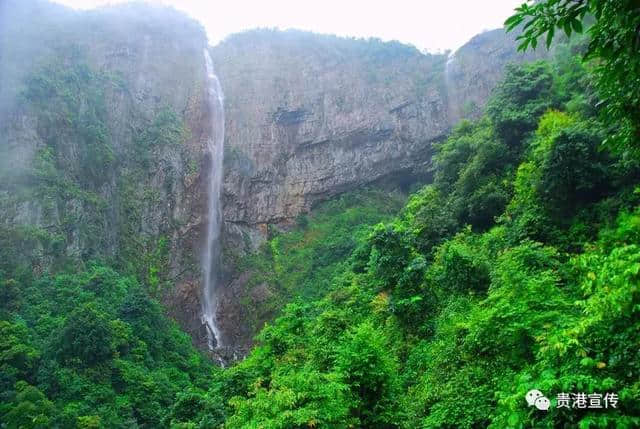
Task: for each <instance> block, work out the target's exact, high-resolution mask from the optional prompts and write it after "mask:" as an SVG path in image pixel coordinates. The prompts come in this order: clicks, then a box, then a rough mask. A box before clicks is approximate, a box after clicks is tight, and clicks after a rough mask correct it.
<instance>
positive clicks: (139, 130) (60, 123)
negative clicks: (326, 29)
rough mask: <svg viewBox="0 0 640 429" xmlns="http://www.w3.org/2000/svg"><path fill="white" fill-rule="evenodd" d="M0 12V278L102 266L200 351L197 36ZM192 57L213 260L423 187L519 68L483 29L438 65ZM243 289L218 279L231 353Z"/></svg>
mask: <svg viewBox="0 0 640 429" xmlns="http://www.w3.org/2000/svg"><path fill="white" fill-rule="evenodd" d="M0 8H1V9H0V55H1V56H0V77H1V79H0V82H1V85H2V86H0V176H1V177H0V179H1V180H0V238H1V239H2V248H3V251H2V254H1V255H0V259H2V261H3V262H1V264H2V266H0V269H2V268H3V267H4V266H9V265H11V266H15V265H19V264H24V265H25V266H26V267H28V269H30V270H31V271H33V272H36V273H40V272H45V271H49V270H61V269H70V268H72V267H73V266H77V265H79V264H80V265H81V264H89V263H91V262H90V261H92V260H95V259H101V260H106V261H108V262H110V263H112V264H113V265H114V266H116V267H117V268H119V269H121V270H123V271H126V272H131V273H132V274H134V275H136V276H137V277H138V278H139V279H140V280H141V281H142V282H144V283H145V284H146V285H147V286H148V288H149V290H150V292H151V293H152V294H154V295H156V296H158V297H160V298H161V299H162V300H163V301H164V303H165V304H166V306H167V308H168V311H169V312H170V313H171V315H172V316H173V317H174V318H175V319H176V320H178V321H179V322H180V323H181V325H182V326H183V327H184V328H185V330H187V331H188V332H189V333H190V334H191V335H192V336H193V338H194V341H195V342H196V343H198V344H200V345H203V344H204V341H205V339H204V331H203V330H202V325H201V323H200V290H201V286H200V283H201V269H200V260H199V255H200V251H201V248H202V245H203V237H204V232H205V225H206V215H207V214H206V207H207V204H206V203H207V183H208V182H207V178H208V175H209V173H210V172H209V171H208V166H209V165H210V163H209V160H208V159H207V153H206V140H207V138H209V136H208V133H209V132H210V130H211V127H210V124H209V120H210V119H209V114H208V113H209V112H208V111H209V107H208V106H207V98H206V88H205V64H204V58H203V49H205V47H206V36H205V34H204V31H203V29H202V28H201V27H200V25H199V24H197V23H196V22H194V21H192V20H190V19H188V18H186V17H184V16H183V15H181V14H179V13H177V12H175V11H173V10H170V9H167V8H163V7H152V6H143V5H131V6H119V7H110V8H103V9H99V10H96V11H91V12H75V11H71V10H69V9H66V8H63V7H59V6H55V5H52V4H49V3H47V2H44V1H39V0H28V1H18V0H6V1H4V2H2V3H0ZM210 52H211V56H212V58H213V62H214V64H215V67H216V70H217V74H218V75H219V77H220V80H221V82H222V86H223V89H224V92H225V95H226V140H225V167H224V173H225V180H224V195H223V204H224V223H225V227H224V234H223V235H224V252H225V254H226V255H227V256H229V255H234V254H239V253H243V252H248V251H251V250H252V249H255V248H256V246H257V245H258V244H259V243H260V242H261V241H263V240H264V239H265V237H266V236H267V234H268V229H269V226H277V227H282V228H286V227H287V226H288V225H290V224H292V222H293V221H294V220H295V219H296V217H297V216H298V215H299V214H300V213H304V212H307V211H309V210H310V209H312V207H313V206H314V204H316V203H318V202H319V201H322V200H325V199H328V198H331V197H332V196H335V195H337V194H340V193H342V192H345V191H348V190H352V189H355V188H358V187H360V186H362V185H368V184H380V185H385V184H388V183H393V184H396V185H404V184H408V183H412V182H415V181H426V180H428V179H429V165H430V159H431V153H432V150H431V147H432V144H433V142H436V141H438V140H441V139H443V138H444V137H445V136H446V134H447V132H448V130H449V129H450V128H451V126H452V125H453V124H454V123H455V122H456V121H457V120H458V119H460V118H461V117H463V116H465V115H474V114H476V113H477V112H478V111H479V110H480V109H481V107H482V105H483V104H484V102H485V101H486V99H487V97H488V94H489V92H490V90H491V88H492V87H493V86H494V85H495V83H496V82H497V81H498V80H499V78H500V77H501V74H502V68H503V66H504V64H506V63H507V62H509V61H522V60H525V59H530V58H531V57H526V58H525V57H522V56H520V55H518V54H516V53H515V48H514V43H513V40H512V37H508V36H505V35H504V34H503V33H502V31H499V30H498V31H495V32H488V33H484V34H483V35H480V36H478V37H476V38H474V39H473V40H472V41H471V42H470V43H469V44H467V45H466V46H465V47H463V48H462V49H460V50H459V51H458V52H457V53H456V54H455V56H453V57H452V58H449V57H447V56H446V55H429V54H424V53H421V52H419V51H418V50H416V49H415V48H413V47H410V46H406V45H403V44H400V43H397V42H391V43H383V42H381V41H379V40H355V39H345V38H338V37H333V36H321V35H315V34H311V33H305V32H299V31H286V32H280V31H271V30H259V31H250V32H246V33H242V34H238V35H234V36H231V37H229V38H228V39H227V40H225V41H223V42H222V43H220V44H218V45H217V46H215V47H213V48H210ZM228 260H229V259H228ZM245 278H246V276H244V275H243V273H241V272H236V270H235V268H234V267H233V266H232V265H228V266H227V267H226V275H225V284H224V285H222V290H223V293H222V296H221V298H220V299H221V308H220V311H219V314H218V319H219V324H220V326H221V327H222V329H223V331H224V332H223V334H224V335H225V336H226V337H228V338H226V339H225V342H226V343H228V344H231V348H232V351H233V350H243V349H246V347H247V346H248V345H249V344H250V339H251V336H252V334H253V332H252V330H251V329H250V328H249V327H248V326H246V323H244V320H245V315H244V314H243V311H245V309H244V307H243V306H242V305H240V302H241V301H242V300H244V299H247V296H246V291H245V290H244V281H245V280H244V279H245Z"/></svg>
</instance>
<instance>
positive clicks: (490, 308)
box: [219, 49, 640, 428]
mask: <svg viewBox="0 0 640 429" xmlns="http://www.w3.org/2000/svg"><path fill="white" fill-rule="evenodd" d="M559 51H560V52H562V53H564V52H566V51H563V50H562V49H560V50H559ZM567 76H571V78H570V79H569V78H567ZM591 88H592V85H591V80H590V77H589V75H588V74H587V72H586V71H585V70H584V68H583V66H582V65H581V63H580V62H579V61H574V60H569V59H567V58H566V57H562V58H560V59H558V60H557V61H552V62H550V63H542V62H539V63H534V64H530V65H525V66H512V67H510V68H509V69H508V70H507V74H506V77H505V79H504V81H503V83H502V84H500V85H499V86H498V87H497V88H496V90H495V92H494V95H493V97H492V100H491V102H490V103H489V106H488V109H487V114H486V116H485V117H483V118H480V119H479V120H477V121H475V122H463V123H461V124H460V125H459V126H458V127H457V128H456V129H455V130H454V132H453V133H452V135H451V137H450V138H449V139H448V140H447V141H446V142H444V143H442V144H440V145H439V146H438V147H437V150H436V156H435V171H434V173H435V180H434V183H433V184H430V185H427V186H426V187H424V188H423V189H421V190H420V191H418V192H416V193H415V194H413V195H412V196H411V197H410V199H409V201H408V203H407V205H406V206H405V208H404V209H403V211H402V212H401V214H400V215H399V216H398V217H397V218H395V219H394V220H392V221H390V222H385V223H380V224H378V225H376V226H374V227H372V228H370V230H369V233H368V234H367V235H366V236H365V237H361V238H359V239H358V240H357V241H358V242H357V245H356V248H355V250H354V251H353V252H352V253H351V254H350V256H348V258H347V259H346V263H345V264H346V265H343V266H342V269H340V270H335V271H333V273H324V274H325V275H330V274H332V276H331V278H330V280H329V281H328V280H327V279H326V277H324V276H323V278H322V279H319V278H313V274H310V275H309V277H306V276H305V279H300V280H299V282H300V284H301V285H302V284H306V286H304V288H305V289H308V288H309V284H307V280H306V279H307V278H312V279H313V280H312V281H311V282H312V283H314V284H316V285H317V288H318V289H319V290H321V291H323V292H324V296H322V297H320V298H316V299H304V300H297V301H295V302H293V303H291V304H289V305H288V306H287V307H286V308H285V309H284V310H283V311H282V313H281V316H280V317H279V318H277V319H276V320H275V321H274V322H273V323H272V324H269V325H267V326H266V327H265V328H264V329H263V330H262V332H261V333H260V335H259V336H258V338H257V340H258V344H257V346H256V347H255V348H254V350H253V351H252V353H251V354H250V356H249V357H248V358H247V359H246V360H244V361H243V362H241V363H239V364H237V365H236V366H234V367H233V368H231V369H229V370H227V371H225V372H224V373H223V374H222V376H221V380H220V381H219V382H220V383H221V388H220V393H221V394H222V395H223V398H224V399H223V401H224V403H225V404H226V411H227V413H228V415H229V416H230V417H229V418H228V420H227V423H226V424H227V427H256V428H257V427H264V428H293V427H381V428H382V427H385V428H388V427H407V428H415V427H443V428H444V427H456V428H465V427H467V428H471V427H495V428H504V427H531V426H535V427H574V426H580V427H636V426H637V425H639V424H640V408H639V406H638V404H639V403H640V385H639V384H638V380H639V379H640V378H639V375H640V367H639V366H638V362H640V359H639V358H640V356H639V355H638V347H637V344H638V340H639V339H640V336H639V334H640V325H639V324H638V320H639V318H638V316H639V314H638V312H639V309H640V305H639V301H638V299H639V296H638V286H639V285H640V247H638V237H640V229H639V227H640V212H639V211H638V209H637V205H638V202H639V199H640V197H639V196H638V192H637V191H636V190H635V189H636V188H635V187H636V186H637V183H638V179H639V177H640V176H639V172H640V170H639V168H638V163H637V162H634V161H632V160H629V159H627V158H623V157H621V156H620V154H615V153H610V152H607V151H603V150H601V143H602V141H603V140H604V139H605V138H606V136H607V133H608V125H606V124H603V123H601V122H600V120H599V119H598V116H597V115H596V113H597V112H595V111H594V110H592V109H589V108H587V107H586V104H587V103H585V98H586V97H592V98H593V97H595V95H594V93H593V90H592V89H591ZM342 239H343V236H342V234H341V233H339V232H338V233H336V234H335V235H333V236H331V235H329V236H326V237H325V240H326V246H327V248H328V249H331V248H333V247H334V245H336V244H337V243H340V241H341V240H342ZM277 240H282V238H278V239H277ZM277 240H276V241H274V242H272V243H273V244H276V245H277ZM285 258H286V256H285ZM294 259H295V256H294ZM274 276H275V279H274V281H287V280H288V279H291V278H292V277H291V276H290V275H289V274H287V273H284V272H276V273H275V274H274ZM327 287H328V288H327ZM534 388H536V389H540V390H542V391H543V392H545V393H546V394H547V395H548V396H549V398H550V399H551V409H550V410H549V411H547V412H543V411H538V410H536V409H535V408H531V407H527V403H526V401H525V400H524V396H525V393H526V392H527V391H529V390H530V389H534ZM563 392H587V393H597V392H601V393H605V392H615V393H617V394H618V395H619V402H618V404H617V405H618V408H617V409H615V410H613V409H608V410H589V409H581V410H577V409H564V408H557V401H556V395H557V394H559V393H563Z"/></svg>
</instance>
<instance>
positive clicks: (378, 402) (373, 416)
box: [336, 322, 399, 428]
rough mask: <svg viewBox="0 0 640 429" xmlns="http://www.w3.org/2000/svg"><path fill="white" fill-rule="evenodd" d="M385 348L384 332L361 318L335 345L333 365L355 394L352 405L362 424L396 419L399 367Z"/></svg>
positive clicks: (389, 422) (386, 424)
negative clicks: (338, 343) (340, 342)
mask: <svg viewBox="0 0 640 429" xmlns="http://www.w3.org/2000/svg"><path fill="white" fill-rule="evenodd" d="M387 348H388V346H387V344H386V337H385V335H384V333H383V332H382V331H381V330H379V329H377V328H376V327H374V326H373V324H371V323H370V322H364V323H362V324H360V325H358V326H357V327H356V328H355V329H354V330H353V331H351V332H348V333H347V335H346V337H345V339H344V340H343V342H342V344H341V345H340V347H339V349H338V355H337V358H336V369H337V370H338V372H340V373H341V374H343V375H344V378H345V379H346V381H347V383H348V385H349V386H350V387H351V391H352V392H353V394H354V395H355V397H356V398H357V399H356V400H355V401H354V402H353V404H352V408H353V409H354V413H355V415H356V416H357V417H358V418H359V419H360V424H361V425H362V427H369V428H374V427H389V426H390V425H392V424H393V423H396V422H397V415H396V409H395V407H396V404H397V402H396V394H397V393H399V392H398V376H397V371H398V368H397V364H396V362H395V361H394V359H393V358H392V356H391V355H390V354H389V352H388V350H387ZM392 427H393V426H392Z"/></svg>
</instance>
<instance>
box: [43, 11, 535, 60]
mask: <svg viewBox="0 0 640 429" xmlns="http://www.w3.org/2000/svg"><path fill="white" fill-rule="evenodd" d="M122 1H123V0H55V2H56V3H62V4H65V5H68V6H72V7H75V8H82V9H88V8H92V7H96V6H100V5H104V4H113V3H119V2H122ZM152 1H153V2H155V3H164V4H169V5H172V6H174V7H175V8H176V9H179V10H182V11H184V12H186V13H187V14H189V15H190V16H192V17H194V18H196V19H198V20H199V21H200V22H202V24H203V25H204V26H205V28H206V29H207V33H208V35H209V41H210V43H212V44H216V43H217V42H218V41H220V40H222V39H224V37H225V36H227V35H229V34H231V33H237V32H239V31H242V30H247V29H250V28H256V27H269V28H272V27H277V28H281V29H287V28H298V29H302V30H310V31H314V32H317V33H329V34H337V35H340V36H355V37H379V38H381V39H383V40H399V41H401V42H405V43H410V44H413V45H415V46H416V47H417V48H419V49H421V50H422V49H426V50H428V51H430V52H436V51H443V50H446V49H456V48H458V47H460V46H461V45H462V44H464V43H465V42H466V41H467V40H469V39H470V38H471V37H473V36H474V35H475V34H477V33H480V32H482V31H484V30H489V29H493V28H498V27H501V26H502V23H503V22H504V20H505V19H506V18H507V17H508V16H509V15H510V14H511V11H513V9H514V8H515V7H516V6H518V5H519V4H521V3H522V2H523V1H524V0H489V1H482V0H422V1H418V0H392V1H388V0H387V1H384V2H382V1H374V0H314V1H304V0H269V1H264V0H263V1H260V0H225V1H221V0H152Z"/></svg>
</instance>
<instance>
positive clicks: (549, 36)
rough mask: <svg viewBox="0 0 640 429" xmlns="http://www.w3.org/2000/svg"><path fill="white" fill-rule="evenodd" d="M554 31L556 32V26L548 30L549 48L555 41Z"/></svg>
mask: <svg viewBox="0 0 640 429" xmlns="http://www.w3.org/2000/svg"><path fill="white" fill-rule="evenodd" d="M553 33H554V28H553V27H551V28H550V29H549V31H548V32H547V49H549V47H550V46H551V42H552V41H553Z"/></svg>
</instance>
